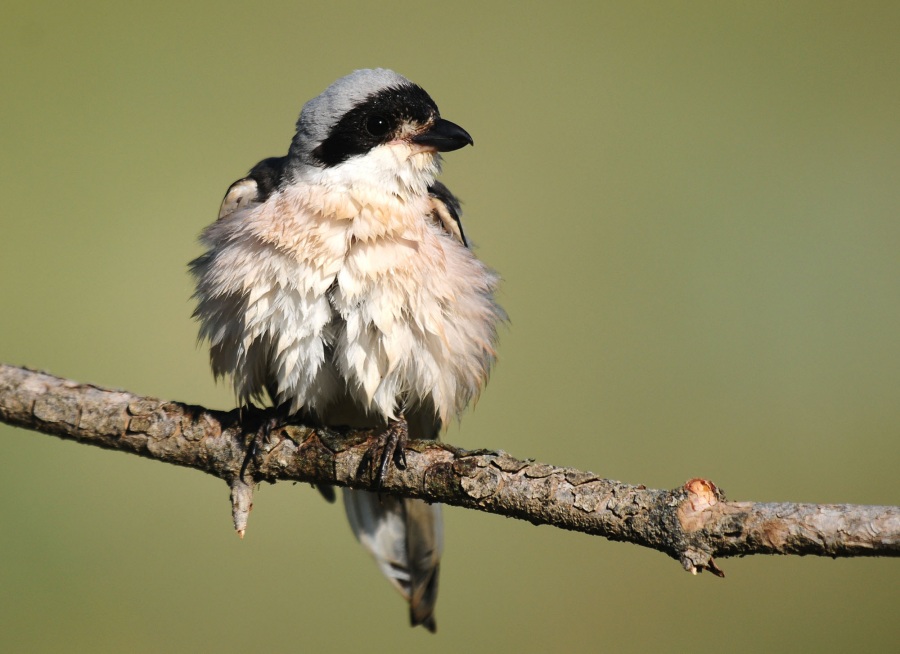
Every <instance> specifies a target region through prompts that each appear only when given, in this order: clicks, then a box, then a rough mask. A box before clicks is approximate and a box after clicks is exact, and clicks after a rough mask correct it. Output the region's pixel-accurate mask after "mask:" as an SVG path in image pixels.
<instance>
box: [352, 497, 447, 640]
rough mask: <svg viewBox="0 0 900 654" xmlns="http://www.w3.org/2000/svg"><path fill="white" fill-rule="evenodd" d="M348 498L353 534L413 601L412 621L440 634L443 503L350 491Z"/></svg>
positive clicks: (384, 572)
mask: <svg viewBox="0 0 900 654" xmlns="http://www.w3.org/2000/svg"><path fill="white" fill-rule="evenodd" d="M343 494H344V508H345V509H346V511H347V519H348V520H349V521H350V527H351V528H352V529H353V533H354V534H355V535H356V538H357V539H358V540H359V542H360V543H362V545H363V546H364V547H365V548H366V549H367V550H369V553H371V554H372V556H373V557H375V561H376V563H377V564H378V567H379V568H380V570H381V572H382V574H383V575H384V576H385V577H387V578H388V580H389V581H390V582H391V583H392V584H393V585H394V586H395V587H396V588H397V590H399V591H400V593H401V594H402V595H403V597H405V598H406V599H407V601H409V619H410V622H411V623H412V625H413V626H416V625H423V626H424V627H425V628H426V629H428V631H431V632H434V631H435V630H436V628H437V625H436V624H435V621H434V604H435V602H436V601H437V589H438V572H439V569H440V560H441V552H442V550H443V546H444V542H443V541H444V522H443V518H442V517H441V505H440V504H428V503H426V502H423V501H422V500H414V499H409V498H404V497H394V496H390V495H382V496H379V495H378V494H376V493H369V492H366V491H357V490H350V489H347V488H345V489H343Z"/></svg>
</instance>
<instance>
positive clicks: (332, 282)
mask: <svg viewBox="0 0 900 654" xmlns="http://www.w3.org/2000/svg"><path fill="white" fill-rule="evenodd" d="M471 144H472V137H470V136H469V134H468V132H466V131H465V130H464V129H463V128H461V127H459V126H458V125H455V124H454V123H451V122H450V121H448V120H444V119H443V118H441V116H440V113H439V112H438V108H437V105H436V104H435V103H434V101H433V100H432V99H431V97H429V95H428V94H427V93H426V92H425V91H424V90H423V89H422V88H421V87H420V86H418V85H416V84H413V83H412V82H410V81H409V80H408V79H406V78H405V77H403V76H401V75H398V74H397V73H395V72H393V71H390V70H385V69H376V70H358V71H356V72H354V73H351V74H350V75H347V76H346V77H343V78H341V79H339V80H337V81H336V82H334V83H333V84H332V85H331V86H329V87H328V88H327V89H326V90H325V91H324V92H323V93H322V94H321V95H320V96H318V97H316V98H314V99H312V100H310V101H309V102H307V103H306V105H305V106H304V107H303V111H302V112H301V114H300V118H299V120H298V121H297V134H296V136H294V138H293V140H292V142H291V146H290V149H289V150H288V153H287V155H285V156H283V157H273V158H269V159H265V160H263V161H261V162H260V163H258V164H257V165H256V166H255V167H254V168H253V169H252V170H251V171H250V173H249V174H248V176H247V177H245V178H243V179H240V180H238V181H237V182H235V183H234V184H232V185H231V188H230V189H229V190H228V193H227V195H226V196H225V199H224V200H223V202H222V208H221V211H220V213H219V218H218V220H217V221H216V222H214V223H213V224H212V225H210V226H209V227H208V228H207V229H206V230H205V231H204V232H203V235H202V237H201V240H202V242H203V244H204V245H205V246H206V248H207V251H206V252H205V254H203V255H202V256H200V257H199V258H197V259H196V260H195V261H193V262H192V263H191V270H192V273H193V275H194V276H195V277H196V280H197V290H196V293H195V297H196V299H197V309H196V311H195V317H197V318H198V319H199V321H200V337H201V339H205V340H208V341H209V345H210V359H211V362H212V369H213V372H214V373H215V375H216V376H217V377H219V376H226V375H227V376H230V377H231V379H232V380H233V384H234V390H235V392H236V394H237V397H238V399H239V401H240V402H241V403H242V404H245V403H249V402H251V401H253V400H258V401H264V400H265V399H266V396H267V397H268V399H269V400H270V401H271V402H272V404H274V405H275V406H276V407H279V408H280V409H281V410H282V411H283V412H284V413H283V414H284V415H285V416H291V417H292V418H294V419H297V420H301V421H305V422H308V423H312V424H319V425H325V426H350V427H358V428H372V427H386V426H389V425H390V424H392V423H393V422H394V421H396V420H397V419H398V418H399V417H401V416H402V417H405V419H406V421H407V422H408V424H409V435H410V436H411V437H413V438H427V439H436V438H438V437H439V435H440V431H441V428H442V425H446V424H447V423H448V422H449V421H450V420H451V419H452V418H453V417H458V416H459V414H460V413H461V412H462V411H463V409H464V408H465V407H466V405H467V404H468V403H469V402H470V401H471V400H473V399H474V398H476V397H477V396H478V394H479V393H480V392H481V390H482V388H484V385H485V383H486V382H487V379H488V374H489V372H490V369H491V366H492V364H493V362H494V358H495V353H494V346H495V343H496V339H497V326H498V323H500V322H501V321H503V320H504V319H505V315H504V313H503V310H502V309H501V308H500V307H499V306H498V305H497V304H496V302H495V300H494V293H495V291H496V289H497V284H498V276H497V274H496V273H494V272H493V271H492V270H491V269H489V268H488V267H487V266H485V265H484V264H483V263H481V262H480V261H479V260H478V259H476V258H475V256H474V255H473V254H472V252H471V250H469V248H468V247H467V242H466V238H465V235H464V233H463V230H462V225H461V223H460V220H459V216H460V206H459V202H458V200H457V199H456V198H455V197H454V196H453V195H452V194H451V193H450V191H449V190H447V187H445V186H444V185H443V184H441V183H440V182H438V181H436V180H435V177H436V175H437V174H438V173H439V172H440V162H441V158H440V154H439V153H440V152H449V151H452V150H458V149H459V148H462V147H464V146H466V145H471ZM343 495H344V505H345V507H346V511H347V517H348V518H349V521H350V525H351V527H352V528H353V531H354V533H355V534H356V536H357V538H358V539H359V541H360V542H361V543H362V544H363V545H364V546H365V547H366V549H368V550H369V552H371V554H372V555H373V556H374V557H375V560H376V561H377V563H378V565H379V567H380V569H381V571H382V573H384V575H385V576H386V577H387V578H388V579H389V580H390V581H391V582H392V583H393V584H394V586H396V587H397V589H398V590H399V591H400V592H401V593H402V594H403V596H404V597H405V598H406V599H407V600H408V601H409V608H410V620H411V622H412V624H413V625H419V624H421V625H424V626H425V627H426V628H427V629H429V630H430V631H434V630H435V620H434V604H435V600H436V598H437V585H438V568H439V562H440V556H441V549H442V540H443V538H442V520H441V512H440V506H439V505H432V504H427V503H425V502H423V501H421V500H414V499H404V498H397V497H393V496H382V497H379V496H378V495H375V494H372V493H367V492H363V491H354V490H346V489H345V490H344V492H343Z"/></svg>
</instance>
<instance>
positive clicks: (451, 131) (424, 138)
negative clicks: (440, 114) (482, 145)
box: [412, 118, 475, 152]
mask: <svg viewBox="0 0 900 654" xmlns="http://www.w3.org/2000/svg"><path fill="white" fill-rule="evenodd" d="M412 140H413V143H418V144H419V145H430V146H431V147H433V148H434V149H435V150H437V151H438V152H452V151H453V150H459V149H460V148H464V147H465V146H467V145H475V142H474V141H473V140H472V137H471V136H469V133H468V132H467V131H466V130H464V129H463V128H462V127H460V126H459V125H457V124H456V123H451V122H450V121H449V120H444V119H443V118H438V119H437V120H436V121H435V123H434V125H432V126H431V128H430V129H429V130H428V131H427V132H422V133H421V134H419V135H418V136H414V137H413V138H412Z"/></svg>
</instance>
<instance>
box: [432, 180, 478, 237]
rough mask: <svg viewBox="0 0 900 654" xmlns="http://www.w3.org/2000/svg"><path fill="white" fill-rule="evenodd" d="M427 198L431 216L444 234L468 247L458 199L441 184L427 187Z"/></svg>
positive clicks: (436, 182) (435, 183) (436, 183)
mask: <svg viewBox="0 0 900 654" xmlns="http://www.w3.org/2000/svg"><path fill="white" fill-rule="evenodd" d="M428 197H429V198H430V200H431V216H432V218H433V219H434V220H435V222H437V224H438V225H440V226H441V227H442V228H443V229H444V231H445V232H447V233H448V234H450V236H452V237H453V238H455V239H456V240H457V241H459V242H460V243H462V244H463V245H465V246H466V247H469V243H468V241H466V234H465V232H463V226H462V222H461V221H460V216H461V215H462V208H461V207H460V204H459V198H457V197H456V196H455V195H453V194H452V193H451V192H450V189H448V188H447V187H446V186H444V185H443V184H442V183H441V182H438V181H437V180H435V182H434V183H433V184H432V185H431V186H429V187H428Z"/></svg>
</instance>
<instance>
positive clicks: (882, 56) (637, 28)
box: [0, 0, 900, 652]
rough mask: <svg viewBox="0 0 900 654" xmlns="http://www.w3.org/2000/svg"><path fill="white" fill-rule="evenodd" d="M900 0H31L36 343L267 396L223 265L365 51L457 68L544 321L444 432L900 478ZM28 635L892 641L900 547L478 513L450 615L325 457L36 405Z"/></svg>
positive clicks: (10, 597) (16, 524) (446, 96)
mask: <svg viewBox="0 0 900 654" xmlns="http://www.w3.org/2000/svg"><path fill="white" fill-rule="evenodd" d="M898 34H900V4H898V3H896V2H889V1H888V2H881V3H879V2H857V3H849V2H847V3H827V2H783V1H779V2H753V3H737V2H711V3H692V2H681V3H662V2H655V3H635V2H627V3H626V2H584V3H565V2H559V3H525V2H518V3H509V4H502V3H486V2H469V3H458V4H453V3H441V4H437V3H427V2H424V1H423V0H419V1H418V2H395V3H380V4H375V3H368V2H366V3H362V2H360V3H354V4H343V3H337V2H328V3H324V2H323V3H312V2H300V1H296V0H295V1H294V2H252V3H251V2H228V3H213V2H207V3H193V4H192V3H183V2H156V3H152V4H150V3H147V4H146V6H143V7H141V6H138V5H132V4H130V3H121V2H110V3H99V2H81V3H58V4H53V3H44V2H34V1H29V2H21V1H18V0H13V1H10V0H6V2H5V4H4V9H3V18H2V21H0V71H2V74H0V89H2V90H0V97H2V121H0V162H2V163H0V197H2V198H3V203H2V209H0V225H2V231H0V312H2V315H0V361H4V362H7V363H13V364H20V365H27V366H30V367H34V368H40V369H43V370H47V371H50V372H52V373H55V374H58V375H62V376H67V377H72V378H74V379H77V380H81V381H85V382H93V383H95V384H99V385H104V386H112V387H119V388H126V389H128V390H131V391H134V392H137V393H143V394H149V395H154V396H158V397H163V398H170V399H178V400H182V401H187V402H193V403H199V404H206V405H209V406H213V407H217V408H229V407H231V406H233V399H232V397H231V395H230V393H229V391H228V389H227V387H225V386H224V385H221V384H220V385H219V386H216V385H215V384H214V382H213V380H212V377H211V374H210V373H209V371H208V366H207V360H206V352H205V351H204V350H203V349H202V348H197V347H196V343H195V338H196V326H195V325H194V324H193V323H192V321H191V319H190V313H191V310H192V305H191V302H190V300H189V297H190V294H191V292H192V288H191V281H190V279H189V277H188V275H187V272H186V264H187V262H188V261H189V260H190V259H191V258H193V257H194V256H196V255H197V254H198V253H199V252H200V249H199V247H198V245H197V242H196V237H197V235H198V233H199V232H200V230H201V229H202V228H203V226H204V225H206V224H207V223H209V222H211V221H212V220H213V219H214V218H215V216H216V212H217V209H218V204H219V200H220V199H221V197H222V195H223V193H224V191H225V189H226V188H227V187H228V185H229V184H230V183H231V182H232V181H233V180H234V179H236V178H238V177H239V176H241V175H242V174H243V173H244V172H245V171H246V170H247V169H248V168H249V167H250V166H251V165H252V164H254V163H255V162H256V161H257V160H259V159H261V158H263V157H266V156H270V155H276V154H282V153H284V152H285V151H286V148H287V144H288V141H289V139H290V137H291V136H292V134H293V125H294V121H295V120H296V117H297V114H298V112H299V110H300V108H301V106H302V104H303V102H305V101H306V100H307V99H309V98H311V97H312V96H314V95H316V94H318V93H319V92H320V91H321V90H323V89H324V88H325V87H326V86H327V85H328V84H329V83H330V82H331V81H333V80H334V79H336V78H337V77H339V76H341V75H344V74H346V73H348V72H350V71H351V70H353V69H355V68H360V67H371V66H386V67H391V68H395V69H396V70H398V71H400V72H402V73H403V74H405V75H407V76H408V77H410V78H412V79H413V80H415V81H417V82H419V83H420V84H422V85H423V86H424V87H425V88H426V89H427V90H428V91H429V92H430V93H431V94H432V96H433V97H434V98H435V100H436V101H437V103H438V104H439V106H440V107H441V110H442V112H443V114H444V115H445V116H446V117H447V118H449V119H451V120H453V121H455V122H458V123H459V124H461V125H463V126H464V127H465V128H466V129H468V130H469V131H470V132H471V133H472V135H473V136H474V138H475V142H476V144H477V145H476V147H475V148H468V149H465V150H461V151H459V152H453V153H450V154H449V155H448V156H447V157H446V162H445V171H446V172H445V175H444V181H446V182H447V183H448V185H449V186H450V187H451V188H452V189H453V190H454V191H456V192H457V193H458V194H459V195H461V196H462V198H463V199H464V201H465V210H466V227H467V230H468V233H469V235H470V237H471V239H472V240H473V241H474V242H475V244H476V246H477V251H478V254H479V255H480V256H481V257H482V258H483V259H484V260H486V261H487V262H489V263H490V264H491V265H492V266H494V267H495V268H497V269H498V270H499V271H500V272H501V273H502V275H503V277H504V280H505V281H504V286H503V292H502V295H501V301H502V303H503V304H504V306H505V307H506V308H507V309H508V311H509V314H510V316H511V325H510V326H509V328H508V329H506V330H504V332H503V334H502V342H501V348H500V363H499V365H498V367H497V369H496V371H495V374H494V375H493V378H492V380H491V383H490V385H489V386H488V389H487V391H486V393H485V394H484V396H483V397H482V398H481V401H480V402H479V404H478V406H477V408H475V409H474V410H470V411H469V412H468V414H467V415H466V416H465V417H464V418H463V420H462V422H461V425H453V426H452V427H451V428H450V429H449V431H448V433H447V439H448V440H449V441H451V442H453V443H455V444H458V445H462V446H468V447H492V448H503V449H506V450H508V451H509V452H511V453H512V454H514V455H517V456H520V457H534V458H537V459H538V460H543V461H548V462H552V463H554V464H558V465H571V466H577V467H580V468H585V469H590V470H593V471H595V472H597V473H601V474H603V475H604V476H608V477H613V478H616V479H622V480H626V481H629V482H634V483H644V484H647V485H649V486H654V487H673V486H676V485H678V484H681V483H683V482H684V481H685V480H687V479H688V478H690V477H693V476H705V477H708V478H711V479H713V480H715V481H716V482H717V483H719V484H720V485H721V486H722V487H723V488H724V489H725V490H726V491H727V493H728V496H729V497H730V498H732V499H743V500H770V501H775V500H791V501H805V502H857V503H871V504H897V503H900V474H898V468H900V445H898V443H900V74H898V71H900V38H898V36H897V35H898ZM0 448H2V455H0V479H2V480H3V490H2V497H3V502H2V505H3V510H2V517H0V634H2V640H3V643H4V649H7V648H8V651H31V652H38V651H71V652H78V651H91V652H120V651H126V650H127V651H132V652H162V651H168V652H191V651H219V652H245V651H301V652H332V651H333V652H346V651H350V650H351V649H353V650H355V651H367V652H404V651H435V652H460V651H495V652H496V651H500V652H506V651H517V652H537V651H575V650H578V651H639V652H682V651H688V650H700V649H703V650H712V651H727V652H758V651H789V650H790V651H814V650H815V651H819V652H824V651H846V650H847V649H851V648H852V649H854V650H855V651H879V650H880V651H884V650H887V649H890V648H892V647H896V645H897V642H898V640H900V626H898V623H897V611H898V607H900V563H898V561H896V560H838V561H831V560H823V559H813V558H804V559H801V558H770V557H767V558H762V557H751V558H747V559H735V560H724V561H722V562H721V564H722V566H723V567H724V569H725V571H726V573H727V575H728V578H727V579H725V580H720V579H716V578H713V577H711V576H709V575H702V576H700V577H697V578H694V577H691V576H689V575H687V574H685V573H684V572H682V571H681V569H680V567H679V565H678V564H677V563H676V562H674V561H672V560H669V559H667V558H666V557H664V556H663V555H661V554H658V553H656V552H651V551H645V550H641V549H638V548H636V547H633V546H629V545H623V544H613V543H609V542H606V541H604V540H601V539H599V538H591V537H588V536H584V535H580V534H573V533H566V532H562V531H559V530H555V529H552V528H548V527H542V528H536V527H534V526H532V525H529V524H526V523H522V522H518V521H514V520H504V519H502V518H499V517H495V516H489V515H485V514H479V513H476V512H473V511H464V510H459V509H452V508H451V509H448V510H447V511H446V514H445V515H446V521H447V546H446V557H445V563H444V565H443V566H442V567H443V569H442V572H443V577H442V580H441V599H440V602H439V604H438V624H439V632H438V635H437V636H430V635H429V634H427V633H426V632H425V631H423V630H411V629H409V628H408V627H407V618H406V611H405V609H404V605H403V603H402V601H401V600H400V598H399V597H398V596H397V595H396V594H395V593H394V591H393V590H391V589H390V588H389V587H388V585H387V583H386V582H384V581H383V580H382V579H381V577H380V575H379V574H378V573H377V572H376V569H375V567H374V565H372V563H371V562H370V561H369V560H368V558H367V556H366V554H365V553H364V552H363V551H362V549H361V548H359V547H358V546H357V545H356V543H355V542H354V541H353V539H352V537H351V534H350V530H349V528H348V527H347V525H346V523H345V521H344V516H343V511H342V510H340V509H339V508H337V507H333V506H330V505H327V504H326V503H324V502H323V501H322V500H321V499H320V498H319V497H318V494H317V493H315V492H314V491H312V490H311V489H309V488H307V487H305V486H291V485H289V484H281V485H277V486H265V487H263V488H261V489H260V490H259V491H258V493H257V495H256V508H255V510H254V512H253V515H252V517H251V521H250V527H249V531H248V534H247V537H246V539H245V540H244V541H243V542H242V541H240V540H238V538H237V537H236V536H235V535H234V534H233V532H232V527H231V518H230V511H229V504H228V489H227V488H226V487H225V484H223V483H222V482H220V481H217V480H215V479H212V478H207V477H205V476H203V475H201V474H199V473H197V472H194V471H190V470H184V469H178V468H174V467H171V466H165V465H161V464H159V463H155V462H151V461H146V460H142V459H139V458H137V457H133V456H127V455H123V454H119V453H110V452H105V451H101V450H97V449H93V448H88V447H84V446H81V445H78V444H75V443H70V442H62V441H59V440H56V439H54V438H52V437H47V436H42V435H37V434H34V433H30V432H26V431H21V430H14V429H11V428H6V427H0Z"/></svg>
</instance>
